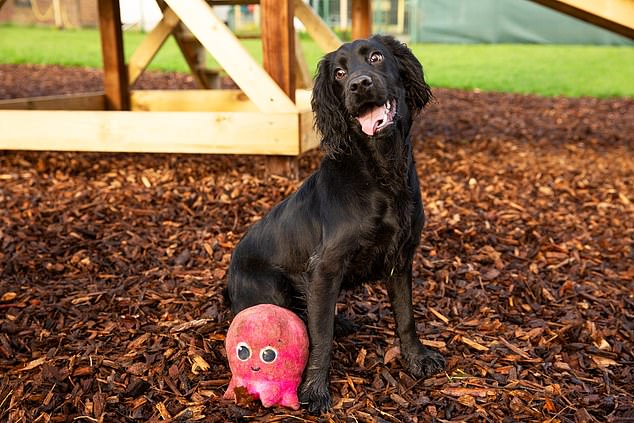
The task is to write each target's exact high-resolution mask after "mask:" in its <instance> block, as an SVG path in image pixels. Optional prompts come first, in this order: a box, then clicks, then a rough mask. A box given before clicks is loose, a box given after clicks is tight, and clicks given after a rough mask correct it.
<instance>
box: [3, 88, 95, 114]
mask: <svg viewBox="0 0 634 423" xmlns="http://www.w3.org/2000/svg"><path fill="white" fill-rule="evenodd" d="M105 107H106V98H105V95H104V93H103V92H96V93H82V94H65V95H52V96H42V97H26V98H14V99H9V100H0V110H104V109H105Z"/></svg>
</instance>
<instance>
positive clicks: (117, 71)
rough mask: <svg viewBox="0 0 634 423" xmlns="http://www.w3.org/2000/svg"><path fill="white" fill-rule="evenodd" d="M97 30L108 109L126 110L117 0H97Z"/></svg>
mask: <svg viewBox="0 0 634 423" xmlns="http://www.w3.org/2000/svg"><path fill="white" fill-rule="evenodd" d="M97 7H98V11H99V32H100V33H101V54H102V56H103V73H104V81H103V85H104V91H105V94H106V106H107V107H108V109H110V110H128V109H129V108H130V99H129V96H128V71H127V69H126V65H125V59H124V55H123V35H122V34H121V14H120V11H119V1H118V0H98V2H97Z"/></svg>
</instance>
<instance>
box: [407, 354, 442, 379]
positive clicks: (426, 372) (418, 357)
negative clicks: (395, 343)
mask: <svg viewBox="0 0 634 423" xmlns="http://www.w3.org/2000/svg"><path fill="white" fill-rule="evenodd" d="M403 359H404V360H405V362H406V363H407V370H408V371H409V373H410V374H411V375H412V376H415V377H420V378H428V377H430V376H433V375H435V374H437V373H440V372H442V371H443V370H444V369H445V358H444V357H443V356H442V355H441V354H440V353H439V352H436V351H433V350H429V349H427V348H420V349H419V350H418V351H417V352H416V353H415V354H405V355H404V356H403Z"/></svg>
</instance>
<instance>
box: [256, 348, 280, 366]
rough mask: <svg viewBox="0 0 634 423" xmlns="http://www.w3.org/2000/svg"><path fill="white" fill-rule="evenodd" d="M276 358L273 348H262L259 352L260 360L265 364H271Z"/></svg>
mask: <svg viewBox="0 0 634 423" xmlns="http://www.w3.org/2000/svg"><path fill="white" fill-rule="evenodd" d="M276 358H277V351H275V348H273V347H266V348H262V351H260V359H262V361H264V362H265V363H272V362H274V361H275V359H276Z"/></svg>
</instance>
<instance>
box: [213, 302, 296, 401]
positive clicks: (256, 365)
mask: <svg viewBox="0 0 634 423" xmlns="http://www.w3.org/2000/svg"><path fill="white" fill-rule="evenodd" d="M225 347H226V349H227V357H228V360H229V367H230V368H231V373H232V376H231V381H230V382H229V386H228V387H227V392H225V395H224V398H225V399H235V398H236V393H235V389H236V388H238V387H244V388H246V389H247V391H248V392H249V394H250V395H252V396H253V397H255V398H259V399H260V401H261V402H262V405H264V406H265V407H271V406H274V405H282V406H284V407H289V408H292V409H294V410H298V409H299V399H298V398H297V387H298V386H299V384H300V382H301V380H302V373H303V371H304V367H305V366H306V361H307V360H308V334H307V333H306V327H305V326H304V322H302V320H301V319H300V318H299V317H297V315H296V314H295V313H293V312H292V311H290V310H287V309H285V308H282V307H279V306H276V305H273V304H259V305H256V306H253V307H249V308H247V309H245V310H242V311H241V312H240V313H238V314H237V315H236V317H235V318H234V319H233V322H231V326H229V331H228V332H227V338H226V339H225Z"/></svg>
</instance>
